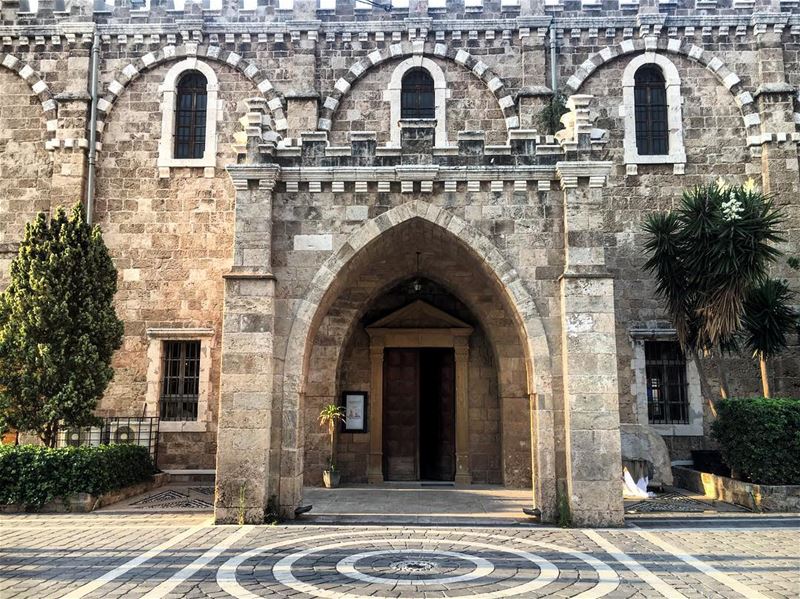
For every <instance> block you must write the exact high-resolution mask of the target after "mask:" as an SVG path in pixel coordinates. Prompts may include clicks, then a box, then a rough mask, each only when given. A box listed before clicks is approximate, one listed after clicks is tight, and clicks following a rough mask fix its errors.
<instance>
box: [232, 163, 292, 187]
mask: <svg viewBox="0 0 800 599" xmlns="http://www.w3.org/2000/svg"><path fill="white" fill-rule="evenodd" d="M225 170H227V171H228V175H229V176H230V178H231V181H233V186H234V187H235V188H236V189H237V190H239V191H244V190H246V189H248V187H249V181H258V188H259V189H263V190H265V191H272V190H273V189H274V187H275V183H276V182H277V181H278V179H279V178H280V175H281V167H280V165H277V164H270V163H267V164H230V165H228V166H226V167H225Z"/></svg>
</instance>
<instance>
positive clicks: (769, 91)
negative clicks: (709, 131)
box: [753, 25, 800, 396]
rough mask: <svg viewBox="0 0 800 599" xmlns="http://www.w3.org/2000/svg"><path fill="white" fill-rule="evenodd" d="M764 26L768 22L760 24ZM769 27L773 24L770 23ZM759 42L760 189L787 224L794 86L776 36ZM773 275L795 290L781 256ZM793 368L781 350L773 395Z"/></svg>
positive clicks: (791, 234) (793, 199) (798, 281)
mask: <svg viewBox="0 0 800 599" xmlns="http://www.w3.org/2000/svg"><path fill="white" fill-rule="evenodd" d="M764 26H765V27H766V26H767V25H764ZM770 28H771V26H770ZM756 40H757V42H758V77H759V81H758V86H757V88H756V91H755V93H754V94H753V96H754V97H755V102H756V106H757V107H758V113H759V117H760V120H761V127H760V133H761V139H760V142H761V143H760V146H757V147H756V150H757V151H758V150H760V152H761V182H762V189H763V190H764V191H765V192H767V193H769V194H771V195H772V196H773V197H774V199H775V203H776V205H778V206H780V208H781V210H782V211H783V213H784V214H785V217H786V223H787V225H789V224H790V223H797V222H800V203H798V201H797V198H798V197H800V157H798V153H797V142H796V141H793V137H794V136H795V135H796V133H795V123H794V114H793V113H794V94H795V91H794V88H793V87H792V86H791V85H790V84H789V83H788V82H787V80H786V65H785V62H784V48H783V44H782V43H781V38H780V35H779V34H777V33H775V32H774V31H773V32H769V31H765V32H763V33H760V34H758V35H757V36H756ZM787 225H784V227H783V229H784V231H783V232H782V237H784V239H785V240H786V241H785V242H784V243H781V244H780V245H779V248H780V249H781V250H782V251H784V252H785V253H786V254H787V255H793V254H794V255H796V254H797V248H798V247H800V232H798V230H797V227H796V226H795V227H792V226H787ZM771 274H772V276H773V277H776V278H780V279H784V278H785V279H788V281H789V285H790V286H791V287H792V288H794V289H797V287H798V285H800V277H798V274H797V272H795V271H793V270H791V269H789V268H788V267H787V266H786V262H785V260H783V259H781V260H778V262H777V263H776V264H775V265H774V266H773V267H772V269H771ZM796 370H797V363H796V357H795V356H794V355H793V354H792V352H791V351H787V352H783V353H782V354H779V355H778V356H775V358H774V359H773V360H772V363H771V364H770V366H769V376H770V387H771V389H772V392H773V394H774V395H776V396H779V395H781V394H782V393H791V392H792V391H791V388H792V384H793V383H792V381H793V379H794V378H795V376H796V375H795V373H796Z"/></svg>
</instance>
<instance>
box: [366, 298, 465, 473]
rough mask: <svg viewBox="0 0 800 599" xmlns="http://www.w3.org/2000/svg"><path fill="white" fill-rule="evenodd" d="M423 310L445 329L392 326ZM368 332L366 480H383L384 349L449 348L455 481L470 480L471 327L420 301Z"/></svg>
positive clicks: (381, 321) (374, 325)
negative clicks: (451, 352)
mask: <svg viewBox="0 0 800 599" xmlns="http://www.w3.org/2000/svg"><path fill="white" fill-rule="evenodd" d="M415 312H416V313H419V312H425V313H427V314H426V315H427V316H429V317H434V318H435V319H437V320H441V321H445V322H446V323H447V324H448V325H450V326H448V327H447V328H393V327H392V326H391V325H392V323H393V321H394V320H395V319H396V318H398V317H399V316H405V317H407V316H409V315H410V314H411V313H415ZM366 331H367V334H368V335H369V355H370V392H371V394H372V401H371V405H370V414H369V429H370V436H369V461H368V462H367V481H368V482H369V483H370V484H379V483H382V482H383V355H384V350H385V349H386V348H423V347H426V348H428V347H437V348H449V347H452V348H453V350H454V353H455V366H456V372H455V375H456V377H455V379H456V380H455V383H456V384H455V387H456V388H455V396H456V402H455V411H456V476H455V482H456V484H463V485H468V484H470V483H471V482H472V475H471V474H470V468H469V394H468V380H469V336H470V335H471V334H472V331H473V329H472V327H471V326H469V325H468V324H466V323H465V322H462V321H460V320H458V319H457V318H454V317H453V316H450V315H449V314H447V313H446V312H442V311H441V310H438V309H437V308H434V307H433V306H430V305H428V304H426V303H425V302H422V301H417V302H414V303H412V304H409V305H408V306H406V307H405V308H401V309H400V310H398V311H397V312H395V313H393V314H390V315H389V316H387V317H385V318H382V319H381V320H379V321H377V322H376V323H374V324H373V325H370V326H368V327H366Z"/></svg>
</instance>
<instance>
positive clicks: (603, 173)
mask: <svg viewBox="0 0 800 599" xmlns="http://www.w3.org/2000/svg"><path fill="white" fill-rule="evenodd" d="M612 166H613V163H612V162H610V161H596V160H591V161H589V160H587V161H580V162H566V161H562V162H557V163H556V176H557V177H558V179H559V181H560V182H561V189H570V188H576V187H578V179H579V178H581V179H589V187H604V186H605V184H606V179H607V177H608V175H609V174H610V173H611V168H612Z"/></svg>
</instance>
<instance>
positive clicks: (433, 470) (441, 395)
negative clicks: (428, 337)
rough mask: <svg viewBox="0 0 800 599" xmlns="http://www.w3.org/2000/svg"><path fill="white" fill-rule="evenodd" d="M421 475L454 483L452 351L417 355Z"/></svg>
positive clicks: (426, 351)
mask: <svg viewBox="0 0 800 599" xmlns="http://www.w3.org/2000/svg"><path fill="white" fill-rule="evenodd" d="M419 411H420V457H419V462H420V474H421V475H422V478H423V479H425V480H445V481H450V480H454V477H455V471H456V464H455V420H456V417H455V358H454V355H453V350H452V349H427V350H422V351H421V353H420V408H419Z"/></svg>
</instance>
